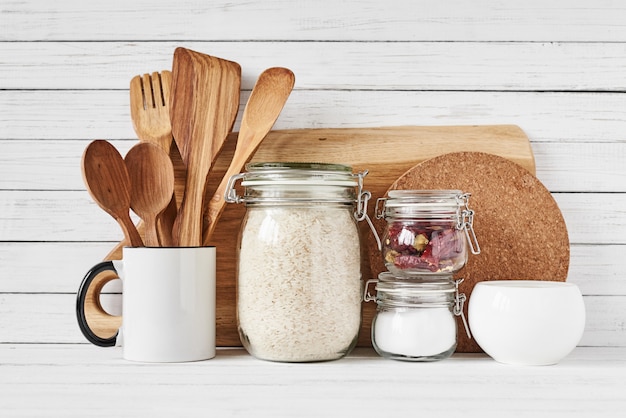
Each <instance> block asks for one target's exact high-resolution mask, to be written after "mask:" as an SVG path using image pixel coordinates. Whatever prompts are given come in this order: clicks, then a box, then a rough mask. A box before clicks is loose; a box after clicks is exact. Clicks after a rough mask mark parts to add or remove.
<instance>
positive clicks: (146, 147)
mask: <svg viewBox="0 0 626 418" xmlns="http://www.w3.org/2000/svg"><path fill="white" fill-rule="evenodd" d="M294 82H295V77H294V74H293V73H292V72H291V71H290V70H288V69H286V68H281V67H274V68H269V69H267V70H265V71H264V72H263V73H262V74H261V75H260V76H259V78H258V80H257V82H256V84H255V86H254V88H253V90H252V93H251V95H250V97H249V99H248V102H247V104H246V107H245V109H244V113H243V117H242V120H241V126H240V129H239V135H238V137H237V144H236V148H235V152H234V155H233V158H232V160H231V163H230V166H229V168H228V170H227V172H226V174H225V175H224V176H223V178H222V179H221V182H220V183H219V184H218V185H217V186H216V185H212V186H211V187H212V189H211V190H215V192H214V193H213V195H212V197H211V198H210V199H206V198H205V197H206V190H207V178H208V177H209V174H210V172H211V168H212V165H213V163H214V162H215V160H216V158H217V156H218V155H219V154H220V151H221V149H222V146H223V145H224V142H225V140H226V137H227V136H228V134H229V133H230V132H231V131H232V129H233V126H234V123H235V119H236V117H237V113H238V111H239V96H240V89H241V67H240V65H239V64H237V63H236V62H232V61H228V60H224V59H221V58H216V57H213V56H209V55H206V54H202V53H199V52H196V51H191V50H189V49H185V48H177V49H176V50H175V51H174V60H173V66H172V71H171V72H169V71H162V72H161V73H156V72H155V73H152V74H151V75H150V74H145V75H143V76H136V77H135V78H133V79H132V81H131V84H130V105H131V107H130V109H131V118H132V121H133V126H134V128H135V132H136V133H137V136H138V138H139V140H140V142H139V143H138V144H136V145H135V146H133V147H132V148H131V149H130V151H128V153H127V155H126V157H125V158H122V156H121V155H120V153H119V152H118V151H117V149H115V147H113V145H111V144H110V143H109V142H108V141H105V140H96V141H93V142H92V143H90V144H89V146H88V147H87V149H86V150H85V152H84V154H83V158H82V172H83V179H84V181H85V184H86V186H87V190H88V191H89V193H90V195H91V197H92V198H93V199H94V200H95V201H96V203H98V205H99V206H100V207H101V208H102V209H104V210H105V211H106V212H107V213H109V214H110V215H111V216H113V217H114V218H115V219H116V220H117V222H118V223H119V224H120V226H121V227H122V230H123V232H124V237H125V245H130V246H133V247H140V246H144V244H145V246H148V247H171V246H180V247H196V246H202V245H208V242H209V241H210V239H211V235H212V233H213V231H214V228H215V224H216V222H217V219H218V218H219V216H220V214H221V213H222V211H223V209H224V205H225V201H224V192H225V190H226V186H227V183H228V180H229V178H230V177H231V176H232V175H234V174H237V173H239V172H241V171H242V169H243V168H244V165H245V164H246V163H247V162H248V161H249V160H250V159H251V158H252V156H253V154H254V152H255V151H256V149H257V148H258V146H259V145H260V143H261V141H262V140H263V138H264V137H265V136H266V135H267V133H268V132H269V131H270V129H271V128H272V126H273V125H274V122H275V121H276V119H277V118H278V115H279V114H280V112H281V110H282V109H283V106H284V104H285V102H286V101H287V98H288V97H289V95H290V93H291V90H292V89H293V86H294ZM172 139H173V141H172ZM173 151H174V152H176V153H177V155H178V154H179V155H180V157H181V159H182V162H183V164H184V168H185V170H184V171H185V174H184V189H183V192H182V198H181V199H177V198H176V193H175V190H174V188H175V172H174V165H173V163H172V159H171V155H172V153H173ZM178 200H180V201H178ZM130 209H132V210H133V212H135V214H136V215H137V216H138V217H139V218H140V219H141V220H142V221H143V229H144V233H143V239H142V237H141V235H140V234H139V232H138V229H137V227H136V226H135V224H134V223H133V221H132V220H131V217H130Z"/></svg>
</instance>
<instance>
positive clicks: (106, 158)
mask: <svg viewBox="0 0 626 418" xmlns="http://www.w3.org/2000/svg"><path fill="white" fill-rule="evenodd" d="M81 166H82V171H83V181H84V182H85V185H86V186H87V191H88V192H89V194H90V195H91V197H92V198H93V200H95V201H96V203H97V204H98V205H99V206H100V207H101V208H102V209H104V210H105V211H106V212H107V213H108V214H109V215H111V216H113V218H115V220H116V221H117V223H118V224H119V225H120V226H121V227H122V231H124V236H125V237H126V241H127V242H129V243H130V245H131V246H133V247H143V242H142V241H141V236H140V235H139V232H137V228H136V227H135V224H133V221H132V220H131V219H130V213H129V211H130V187H131V186H130V177H129V176H128V170H127V169H126V165H125V164H124V159H123V158H122V156H121V155H120V153H119V152H118V151H117V149H115V147H114V146H113V145H111V144H110V143H109V142H108V141H104V140H96V141H93V142H92V143H90V144H89V145H88V146H87V148H86V149H85V152H84V153H83V158H82V161H81Z"/></svg>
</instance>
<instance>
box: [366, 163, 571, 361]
mask: <svg viewBox="0 0 626 418" xmlns="http://www.w3.org/2000/svg"><path fill="white" fill-rule="evenodd" d="M456 189H458V190H461V191H463V192H464V193H471V197H470V199H469V207H470V208H471V209H473V210H474V211H475V212H476V214H475V217H474V231H475V232H476V237H477V239H478V243H479V244H480V249H481V253H480V254H478V255H473V254H471V253H470V254H469V259H468V262H467V264H466V265H465V267H464V268H463V269H461V270H460V271H459V272H458V273H456V274H455V278H457V279H458V278H463V279H464V281H463V282H462V283H461V285H460V287H459V288H460V291H461V292H463V293H465V295H466V296H467V297H468V302H469V298H471V293H472V289H473V288H474V285H475V284H476V283H477V282H480V281H486V280H512V279H517V280H554V281H565V280H566V278H567V271H568V268H569V253H570V250H569V238H568V234H567V228H566V226H565V221H564V219H563V215H562V214H561V211H560V209H559V207H558V206H557V204H556V202H555V201H554V199H553V197H552V195H551V194H550V192H549V191H548V190H547V189H546V188H545V186H544V185H543V184H541V182H540V181H539V180H538V179H537V178H536V177H535V176H533V175H532V174H531V173H530V172H528V171H527V170H526V169H524V168H523V167H521V166H519V165H517V164H515V163H513V162H511V161H509V160H507V159H505V158H502V157H499V156H496V155H492V154H486V153H479V152H458V153H450V154H444V155H441V156H438V157H435V158H432V159H430V160H427V161H424V162H422V163H421V164H418V165H416V166H415V167H413V168H411V169H410V170H408V171H407V172H406V173H404V174H403V175H402V176H401V177H400V178H398V180H397V181H396V182H395V183H394V184H392V185H391V187H390V188H389V190H456ZM389 190H388V191H389ZM373 222H374V226H375V228H376V230H377V231H378V233H379V236H381V237H382V233H383V230H384V227H385V221H384V220H380V219H374V220H373ZM368 250H369V257H370V265H371V269H372V276H373V277H378V274H379V273H380V272H382V271H385V266H384V264H383V260H382V255H381V253H380V251H379V250H378V247H377V245H376V242H375V240H374V238H373V236H371V234H370V236H368ZM467 306H468V303H467V302H466V303H465V307H464V312H465V317H466V318H467ZM457 322H458V325H459V327H458V329H459V331H458V345H457V350H456V351H457V352H461V353H472V352H481V351H482V350H481V349H480V347H479V346H478V344H476V342H475V341H474V340H473V339H469V338H468V336H467V334H466V333H465V329H464V327H463V324H462V322H461V319H460V318H458V321H457Z"/></svg>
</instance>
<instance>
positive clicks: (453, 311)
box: [364, 272, 469, 361]
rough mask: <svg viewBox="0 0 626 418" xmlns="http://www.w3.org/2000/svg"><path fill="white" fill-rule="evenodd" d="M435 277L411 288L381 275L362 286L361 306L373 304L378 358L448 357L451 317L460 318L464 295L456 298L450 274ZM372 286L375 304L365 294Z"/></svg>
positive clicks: (453, 335)
mask: <svg viewBox="0 0 626 418" xmlns="http://www.w3.org/2000/svg"><path fill="white" fill-rule="evenodd" d="M438 276H439V277H433V275H428V276H426V277H423V280H421V281H419V282H417V281H407V280H405V279H403V278H398V277H395V276H394V275H393V274H391V273H390V272H383V273H381V274H380V275H379V276H378V280H370V281H368V282H367V285H366V289H365V294H364V300H365V301H366V302H367V301H373V300H375V301H376V303H377V305H378V306H377V309H376V315H375V316H374V319H373V322H372V344H373V346H374V349H375V350H376V352H377V353H378V354H379V355H380V356H382V357H385V358H389V359H394V360H406V361H435V360H442V359H445V358H448V357H449V356H450V355H452V353H453V352H454V350H455V349H456V344H457V323H456V318H455V316H458V315H463V304H464V302H465V295H464V294H462V293H461V294H459V291H458V285H459V283H460V281H456V282H455V281H454V280H453V278H452V275H451V274H439V275H438ZM372 282H375V283H376V297H375V298H374V297H372V296H371V295H369V293H368V287H369V284H370V283H372ZM463 319H464V317H463ZM464 323H465V321H464ZM466 331H467V332H468V333H469V330H468V328H467V327H466Z"/></svg>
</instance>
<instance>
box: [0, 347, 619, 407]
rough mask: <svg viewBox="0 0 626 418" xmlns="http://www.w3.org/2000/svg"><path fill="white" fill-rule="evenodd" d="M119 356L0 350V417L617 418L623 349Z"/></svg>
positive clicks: (73, 350) (91, 350) (113, 352)
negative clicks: (440, 355)
mask: <svg viewBox="0 0 626 418" xmlns="http://www.w3.org/2000/svg"><path fill="white" fill-rule="evenodd" d="M121 357H122V352H121V348H110V349H102V348H96V347H93V346H89V345H80V344H70V345H11V344H8V345H0V411H1V412H0V416H2V417H57V416H58V417H65V418H68V417H122V416H123V417H145V416H151V417H153V416H159V417H160V416H175V417H195V416H207V417H235V416H241V417H320V416H328V417H333V418H334V417H357V416H358V417H364V416H367V417H402V416H416V417H418V416H419V417H438V416H448V417H454V416H462V417H468V416H470V417H474V416H476V417H478V416H480V417H513V416H534V417H561V416H563V417H568V418H573V417H602V418H605V417H623V416H624V411H626V348H577V349H575V350H574V352H572V353H571V354H570V355H569V356H568V357H566V358H565V359H564V360H563V361H562V362H561V363H559V364H557V365H554V366H538V367H524V366H511V365H504V364H500V363H497V362H495V361H494V360H492V359H491V358H489V357H488V356H486V355H484V354H455V355H453V356H452V357H451V358H449V359H446V360H443V361H438V362H433V363H408V362H399V361H393V360H385V359H383V358H381V357H379V356H377V355H376V353H375V352H374V351H373V350H371V349H366V348H359V349H357V350H355V351H354V352H353V353H352V354H351V355H350V356H348V357H346V358H344V359H341V360H337V361H332V362H323V363H301V364H292V363H272V362H266V361H261V360H256V359H254V358H253V357H251V356H249V355H248V354H247V353H246V352H245V351H244V350H243V349H240V348H236V349H219V350H218V353H217V356H216V357H215V358H214V359H211V360H207V361H202V362H194V363H175V364H146V363H132V362H128V361H125V360H123V359H122V358H121Z"/></svg>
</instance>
